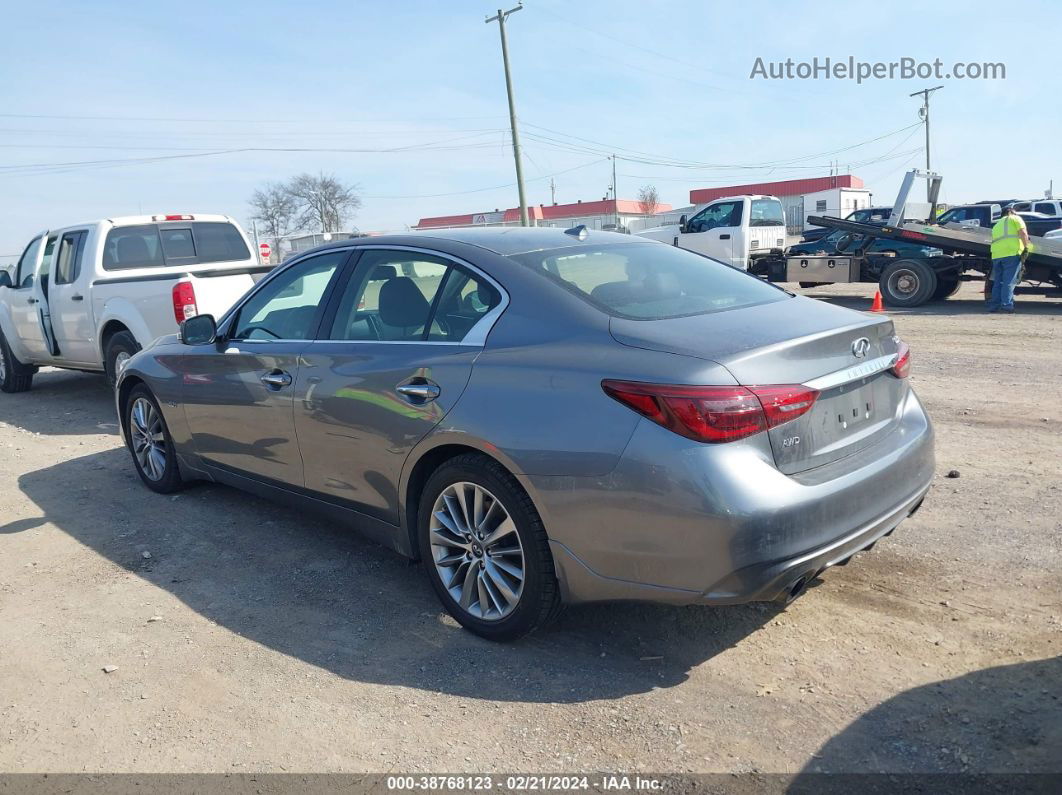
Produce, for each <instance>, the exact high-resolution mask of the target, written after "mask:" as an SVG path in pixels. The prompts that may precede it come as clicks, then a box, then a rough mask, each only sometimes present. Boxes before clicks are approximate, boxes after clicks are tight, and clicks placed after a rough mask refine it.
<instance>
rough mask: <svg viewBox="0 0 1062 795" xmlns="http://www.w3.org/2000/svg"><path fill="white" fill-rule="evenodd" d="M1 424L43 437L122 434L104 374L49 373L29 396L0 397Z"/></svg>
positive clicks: (35, 381) (42, 375) (36, 378)
mask: <svg viewBox="0 0 1062 795" xmlns="http://www.w3.org/2000/svg"><path fill="white" fill-rule="evenodd" d="M0 406H3V412H2V413H0V420H2V421H3V422H6V423H7V424H8V425H14V426H16V427H19V428H22V429H23V430H24V431H28V432H29V433H39V434H41V435H42V436H81V435H85V434H93V433H108V434H117V433H118V415H117V413H116V410H115V408H114V392H113V391H112V390H111V388H110V386H108V384H107V379H106V378H104V376H103V375H102V374H100V375H96V374H94V373H80V372H76V371H74V370H54V369H45V370H42V371H40V372H39V373H37V374H36V375H35V376H34V377H33V387H32V388H31V389H30V390H29V391H28V392H19V393H18V394H15V395H0Z"/></svg>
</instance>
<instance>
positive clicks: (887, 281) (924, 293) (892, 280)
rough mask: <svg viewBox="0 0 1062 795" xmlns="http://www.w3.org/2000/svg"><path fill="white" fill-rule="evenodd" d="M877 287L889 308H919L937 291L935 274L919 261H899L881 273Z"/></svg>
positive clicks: (892, 263) (889, 265)
mask: <svg viewBox="0 0 1062 795" xmlns="http://www.w3.org/2000/svg"><path fill="white" fill-rule="evenodd" d="M878 287H879V289H880V290H881V297H882V298H883V299H885V303H886V304H888V305H889V306H896V307H912V306H921V305H922V304H924V303H925V302H926V301H928V300H929V299H930V298H932V297H933V293H934V292H935V291H936V289H937V272H936V271H935V270H933V269H932V268H931V267H929V266H928V265H927V264H926V263H924V262H922V261H921V260H917V259H901V260H898V261H896V262H890V263H889V264H888V266H886V268H885V269H884V270H883V271H882V272H881V279H880V280H879V282H878Z"/></svg>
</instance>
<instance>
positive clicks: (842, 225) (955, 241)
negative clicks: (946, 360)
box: [762, 169, 1062, 307]
mask: <svg viewBox="0 0 1062 795" xmlns="http://www.w3.org/2000/svg"><path fill="white" fill-rule="evenodd" d="M918 177H924V178H927V179H928V180H929V185H930V203H931V205H932V207H931V209H930V212H929V214H928V217H929V218H930V220H931V222H930V223H914V222H906V223H905V222H903V221H902V220H901V219H903V217H904V213H905V205H906V198H907V194H908V192H909V191H910V188H911V184H912V182H913V181H914V179H916V178H918ZM940 179H941V178H940V176H939V175H937V174H933V173H927V172H921V171H918V170H917V169H915V170H913V171H912V172H910V173H908V175H907V177H906V178H905V179H904V183H903V187H901V190H900V195H899V196H898V197H897V202H896V205H895V206H894V208H893V213H892V215H891V216H890V218H889V221H888V223H886V224H883V225H878V224H868V223H860V222H858V221H848V220H845V219H842V218H833V217H830V216H812V217H810V218H808V222H809V223H812V224H815V225H817V226H824V227H828V228H831V229H843V230H846V231H847V232H849V233H850V237H847V236H846V238H847V240H848V242H847V243H846V238H842V239H841V240H840V241H838V245H837V249H838V251H837V253H835V254H830V255H824V256H797V257H775V258H772V259H771V260H769V261H768V262H766V263H764V267H763V269H762V275H765V276H767V278H768V279H769V280H770V281H772V282H799V283H800V284H801V285H802V286H810V285H817V284H837V283H851V282H877V283H878V287H879V289H880V290H881V296H882V299H883V300H884V301H885V303H886V304H888V305H890V306H894V307H914V306H920V305H921V304H924V303H926V302H927V301H934V300H942V299H945V298H948V297H949V296H951V295H954V294H955V292H956V291H957V290H958V289H959V285H960V284H961V283H962V281H963V280H964V279H980V278H983V279H984V280H985V282H986V289H987V288H988V283H989V280H990V278H991V273H992V255H991V248H992V230H991V229H985V228H983V227H970V226H963V225H961V224H951V223H949V224H944V225H943V226H941V225H938V224H935V223H932V220H933V219H934V218H935V215H936V214H935V206H936V196H937V194H938V193H939V189H940ZM877 239H888V240H899V241H907V242H911V243H920V244H923V245H926V246H931V247H933V248H938V249H940V250H941V252H942V253H941V255H940V256H934V257H924V258H923V257H920V258H913V257H911V258H897V257H891V256H887V255H882V254H879V255H868V254H867V253H866V250H867V248H868V247H869V246H870V244H871V243H872V242H873V241H874V240H877ZM849 246H851V249H850V250H849ZM1021 280H1022V281H1023V282H1028V283H1035V284H1036V286H1037V288H1038V289H1040V290H1044V291H1054V290H1060V289H1062V240H1059V239H1057V238H1056V239H1047V238H1043V237H1035V236H1030V238H1029V251H1028V252H1026V254H1025V255H1023V272H1022V276H1021Z"/></svg>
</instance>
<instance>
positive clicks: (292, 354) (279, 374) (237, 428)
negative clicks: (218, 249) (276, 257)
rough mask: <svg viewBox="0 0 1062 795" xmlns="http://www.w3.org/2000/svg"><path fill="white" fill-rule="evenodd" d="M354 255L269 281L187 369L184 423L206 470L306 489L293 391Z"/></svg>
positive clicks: (312, 261)
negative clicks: (340, 278)
mask: <svg viewBox="0 0 1062 795" xmlns="http://www.w3.org/2000/svg"><path fill="white" fill-rule="evenodd" d="M348 255H349V251H347V250H343V249H337V250H335V251H330V252H326V253H323V254H318V255H314V256H310V257H306V258H304V259H302V260H298V261H296V262H294V263H292V264H291V265H290V266H289V267H287V268H284V269H283V270H281V271H279V272H277V273H275V274H274V276H273V277H272V278H270V279H267V280H263V282H262V283H261V284H260V285H259V287H258V288H256V289H255V291H253V292H252V293H251V294H250V295H249V296H248V298H247V299H246V300H245V301H244V302H243V303H242V304H241V306H240V307H239V308H238V309H237V310H236V311H235V312H234V313H233V314H232V316H231V318H230V319H229V320H228V321H227V322H226V323H225V324H224V326H223V328H222V329H221V330H220V331H219V341H217V342H215V343H211V344H210V345H203V346H198V347H196V348H191V349H190V351H189V353H188V355H187V356H185V357H184V363H183V365H182V379H183V386H182V395H183V402H184V407H185V417H186V419H187V421H188V428H189V433H190V435H191V438H192V443H193V445H194V446H195V451H196V453H197V454H198V455H199V457H200V458H201V459H202V461H203V462H204V463H205V464H207V465H208V466H213V467H218V468H221V469H227V470H232V471H236V472H239V473H242V474H246V475H250V476H251V477H254V478H257V479H260V480H267V481H273V482H276V483H281V484H285V485H289V486H295V487H302V485H303V482H304V476H303V464H302V456H301V454H300V452H299V445H298V441H297V438H296V434H295V424H294V417H293V411H294V408H293V407H294V402H293V395H294V388H295V383H296V380H297V379H298V375H299V370H300V367H301V356H302V353H303V351H304V350H305V349H306V348H307V346H308V345H309V343H310V340H311V339H312V338H313V337H314V335H315V334H316V332H317V326H318V324H319V323H320V319H321V317H322V315H323V313H324V307H325V305H326V303H327V301H328V297H329V295H330V291H331V288H332V285H333V283H334V282H335V280H336V277H337V275H338V274H339V273H340V272H341V271H342V268H343V265H344V263H345V261H346V259H347V257H348Z"/></svg>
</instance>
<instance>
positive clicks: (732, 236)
mask: <svg viewBox="0 0 1062 795" xmlns="http://www.w3.org/2000/svg"><path fill="white" fill-rule="evenodd" d="M743 204H744V202H743V201H742V200H741V199H737V200H731V201H722V202H716V203H715V204H709V205H708V206H707V207H705V208H704V209H703V210H701V211H700V212H699V213H697V214H696V215H695V216H693V217H692V218H691V219H689V220H688V221H687V222H686V231H685V232H680V233H679V235H678V245H679V248H685V249H689V250H690V251H696V252H697V253H698V254H704V255H706V256H709V257H713V258H715V259H717V260H720V261H722V262H725V263H726V264H727V265H731V266H733V267H735V268H741V269H742V270H744V268H745V262H744V257H743V256H742V252H743V251H744V248H745V247H744V240H743V239H742V236H741V234H742V228H741V221H742V212H741V210H742V205H743Z"/></svg>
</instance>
